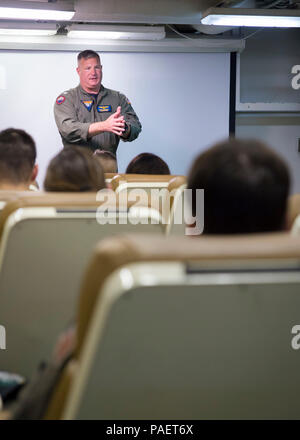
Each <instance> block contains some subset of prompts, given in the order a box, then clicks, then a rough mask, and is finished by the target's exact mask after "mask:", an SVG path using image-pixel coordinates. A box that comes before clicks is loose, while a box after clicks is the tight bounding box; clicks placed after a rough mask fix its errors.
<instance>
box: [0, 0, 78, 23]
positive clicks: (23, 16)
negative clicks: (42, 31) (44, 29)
mask: <svg viewBox="0 0 300 440" xmlns="http://www.w3.org/2000/svg"><path fill="white" fill-rule="evenodd" d="M74 14H75V11H74V10H73V9H72V8H71V7H70V6H68V5H65V4H57V3H37V2H32V1H26V2H24V1H23V2H21V1H0V19H8V20H9V19H12V20H47V21H51V20H61V21H68V20H71V19H72V17H73V15H74Z"/></svg>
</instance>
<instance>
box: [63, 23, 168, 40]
mask: <svg viewBox="0 0 300 440" xmlns="http://www.w3.org/2000/svg"><path fill="white" fill-rule="evenodd" d="M165 36H166V32H165V28H164V26H124V25H72V26H71V28H70V30H69V32H68V37H69V38H89V39H91V40H94V39H99V40H162V39H163V38H165Z"/></svg>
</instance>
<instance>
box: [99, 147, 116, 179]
mask: <svg viewBox="0 0 300 440" xmlns="http://www.w3.org/2000/svg"><path fill="white" fill-rule="evenodd" d="M94 155H95V157H96V158H97V159H98V160H99V162H100V164H101V166H102V168H103V172H104V173H115V174H116V173H117V172H118V164H117V158H116V156H115V155H114V154H113V153H111V152H110V151H106V150H95V151H94Z"/></svg>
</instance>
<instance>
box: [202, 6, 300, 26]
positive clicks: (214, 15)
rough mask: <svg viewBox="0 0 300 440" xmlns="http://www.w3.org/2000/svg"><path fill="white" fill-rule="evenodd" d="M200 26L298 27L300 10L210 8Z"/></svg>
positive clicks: (299, 24)
mask: <svg viewBox="0 0 300 440" xmlns="http://www.w3.org/2000/svg"><path fill="white" fill-rule="evenodd" d="M201 23H202V24H206V25H214V26H249V27H283V28H290V27H292V28H293V27H300V10H295V9H243V8H210V9H208V10H207V11H206V12H205V13H204V14H203V18H202V19H201Z"/></svg>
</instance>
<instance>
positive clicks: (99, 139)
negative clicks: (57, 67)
mask: <svg viewBox="0 0 300 440" xmlns="http://www.w3.org/2000/svg"><path fill="white" fill-rule="evenodd" d="M77 60H78V67H77V69H76V70H77V73H78V75H79V79H80V84H79V85H78V86H77V87H75V88H74V89H70V90H67V91H65V92H63V93H62V94H61V95H59V96H58V98H57V99H56V102H55V105H54V116H55V121H56V124H57V127H58V130H59V133H60V135H61V137H62V141H63V144H64V146H67V145H74V144H79V145H81V146H87V147H89V148H90V149H92V150H96V149H101V150H108V151H111V152H112V153H113V154H116V150H117V148H118V145H119V141H120V138H121V139H122V140H123V141H125V142H126V141H129V142H130V141H133V140H134V139H136V138H137V137H138V135H139V133H140V131H141V129H142V126H141V124H140V121H139V119H138V117H137V115H136V114H135V112H134V110H133V108H132V106H131V104H130V102H129V101H128V99H127V98H126V96H124V95H123V94H122V93H119V92H116V91H114V90H110V89H107V88H105V87H103V85H102V84H101V81H102V66H101V62H100V57H99V55H98V54H97V53H96V52H94V51H92V50H85V51H83V52H80V54H79V55H78V57H77Z"/></svg>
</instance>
